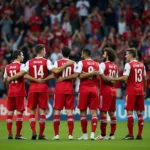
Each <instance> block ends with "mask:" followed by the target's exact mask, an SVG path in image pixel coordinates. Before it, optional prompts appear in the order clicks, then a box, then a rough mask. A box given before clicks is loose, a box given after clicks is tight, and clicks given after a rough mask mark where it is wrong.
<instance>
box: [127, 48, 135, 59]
mask: <svg viewBox="0 0 150 150" xmlns="http://www.w3.org/2000/svg"><path fill="white" fill-rule="evenodd" d="M127 52H129V53H130V54H131V55H132V57H133V58H135V57H136V56H137V51H136V49H135V48H128V49H127Z"/></svg>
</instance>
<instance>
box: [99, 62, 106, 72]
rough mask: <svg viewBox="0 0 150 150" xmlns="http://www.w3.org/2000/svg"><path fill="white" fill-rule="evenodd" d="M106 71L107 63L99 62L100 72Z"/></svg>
mask: <svg viewBox="0 0 150 150" xmlns="http://www.w3.org/2000/svg"><path fill="white" fill-rule="evenodd" d="M104 71H105V63H100V64H99V74H104Z"/></svg>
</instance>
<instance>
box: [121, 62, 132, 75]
mask: <svg viewBox="0 0 150 150" xmlns="http://www.w3.org/2000/svg"><path fill="white" fill-rule="evenodd" d="M130 70H131V66H130V64H129V63H126V64H125V67H124V72H123V75H125V76H129V75H130Z"/></svg>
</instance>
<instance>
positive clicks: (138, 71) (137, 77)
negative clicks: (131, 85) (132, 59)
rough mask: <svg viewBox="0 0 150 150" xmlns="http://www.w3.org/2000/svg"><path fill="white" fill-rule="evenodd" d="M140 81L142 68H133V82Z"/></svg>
mask: <svg viewBox="0 0 150 150" xmlns="http://www.w3.org/2000/svg"><path fill="white" fill-rule="evenodd" d="M141 81H142V69H135V82H141Z"/></svg>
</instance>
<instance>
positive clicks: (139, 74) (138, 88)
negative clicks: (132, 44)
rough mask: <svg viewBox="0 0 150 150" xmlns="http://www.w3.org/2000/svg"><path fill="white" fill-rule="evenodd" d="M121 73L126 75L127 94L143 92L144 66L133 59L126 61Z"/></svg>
mask: <svg viewBox="0 0 150 150" xmlns="http://www.w3.org/2000/svg"><path fill="white" fill-rule="evenodd" d="M123 75H127V76H129V77H128V81H127V85H126V94H127V95H143V94H144V76H146V71H145V66H144V65H143V64H142V63H141V62H139V61H137V60H133V61H130V62H129V63H126V65H125V70H124V73H123Z"/></svg>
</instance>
